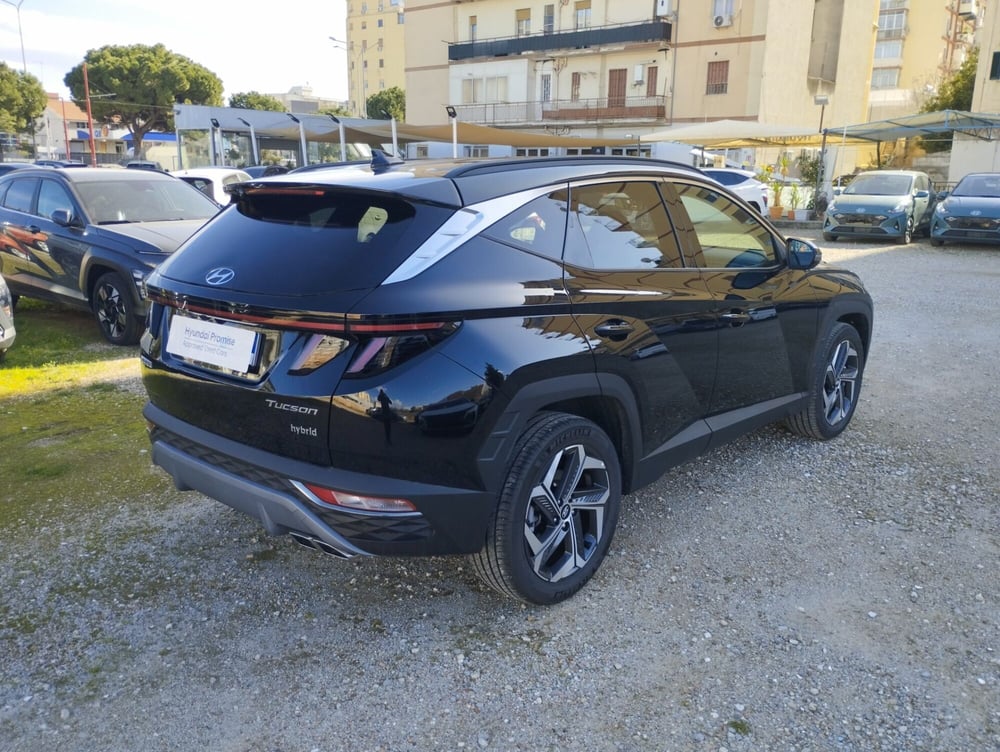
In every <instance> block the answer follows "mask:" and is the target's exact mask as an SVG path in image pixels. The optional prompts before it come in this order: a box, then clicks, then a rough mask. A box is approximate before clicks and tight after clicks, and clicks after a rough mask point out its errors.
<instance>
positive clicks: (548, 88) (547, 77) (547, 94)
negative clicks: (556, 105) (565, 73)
mask: <svg viewBox="0 0 1000 752" xmlns="http://www.w3.org/2000/svg"><path fill="white" fill-rule="evenodd" d="M542 101H543V102H551V101H552V74H551V73H543V74H542Z"/></svg>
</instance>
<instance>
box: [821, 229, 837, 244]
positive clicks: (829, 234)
mask: <svg viewBox="0 0 1000 752" xmlns="http://www.w3.org/2000/svg"><path fill="white" fill-rule="evenodd" d="M836 239H837V236H836V235H834V234H833V233H832V232H824V233H823V240H825V241H826V242H828V243H832V242H833V241H835V240H836Z"/></svg>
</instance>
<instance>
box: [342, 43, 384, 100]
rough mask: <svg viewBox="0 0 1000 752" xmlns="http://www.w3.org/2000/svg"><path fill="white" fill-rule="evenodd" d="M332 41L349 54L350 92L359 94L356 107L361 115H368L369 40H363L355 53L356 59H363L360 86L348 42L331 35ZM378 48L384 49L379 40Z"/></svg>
mask: <svg viewBox="0 0 1000 752" xmlns="http://www.w3.org/2000/svg"><path fill="white" fill-rule="evenodd" d="M329 39H330V41H331V42H333V43H334V44H335V45H338V46H339V47H340V48H341V49H342V50H343V51H344V52H345V53H346V55H347V83H348V88H349V89H350V90H351V91H350V93H352V94H356V95H357V96H358V106H357V107H356V108H355V109H356V111H357V114H358V116H359V117H363V118H367V117H368V97H367V91H366V90H365V83H366V82H367V80H368V78H367V74H366V73H367V72H366V66H365V62H366V61H365V53H366V52H368V47H367V42H366V41H362V43H361V47H360V48H359V49H358V50H357V51H356V52H355V53H354V60H360V61H361V69H360V70H359V71H358V86H357V88H355V86H354V74H353V73H352V72H351V63H352V62H353V60H352V57H351V52H352V51H351V49H350V48H349V47H348V46H347V42H345V41H344V40H343V39H337V37H329ZM376 49H378V50H380V51H381V49H382V43H381V42H379V44H378V45H376Z"/></svg>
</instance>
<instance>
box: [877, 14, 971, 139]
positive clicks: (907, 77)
mask: <svg viewBox="0 0 1000 752" xmlns="http://www.w3.org/2000/svg"><path fill="white" fill-rule="evenodd" d="M985 6H986V0H880V2H879V15H878V30H877V32H876V42H875V50H874V58H873V61H872V83H871V94H870V106H869V111H868V113H867V116H866V117H865V118H864V120H863V121H859V122H864V121H869V120H870V121H877V120H888V119H890V118H894V117H899V116H901V115H912V114H913V113H915V112H918V111H919V110H920V107H921V106H922V105H923V103H924V102H925V101H926V100H927V98H928V97H929V96H930V95H932V94H933V93H934V92H935V91H936V90H937V87H938V85H939V84H940V82H941V81H942V80H944V79H945V78H947V77H948V76H950V75H951V74H952V73H954V72H955V71H956V70H957V69H958V68H959V67H960V66H961V65H962V62H963V61H964V60H965V58H966V56H967V55H968V54H969V50H970V49H972V47H973V46H974V45H975V38H976V37H975V34H976V29H977V28H978V27H979V26H980V24H981V23H982V22H983V19H984V17H985V15H986V14H985Z"/></svg>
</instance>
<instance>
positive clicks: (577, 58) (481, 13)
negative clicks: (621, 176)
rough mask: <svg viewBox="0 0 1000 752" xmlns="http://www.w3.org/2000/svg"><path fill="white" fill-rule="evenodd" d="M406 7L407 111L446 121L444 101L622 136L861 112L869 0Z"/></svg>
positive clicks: (512, 119)
mask: <svg viewBox="0 0 1000 752" xmlns="http://www.w3.org/2000/svg"><path fill="white" fill-rule="evenodd" d="M406 14H407V15H406V32H407V37H406V40H407V43H406V48H405V60H406V65H405V68H406V93H407V121H408V122H410V123H414V124H438V123H442V122H446V121H447V118H448V114H447V111H446V107H447V106H451V107H453V108H454V109H455V112H456V114H457V116H458V118H459V119H460V120H462V121H464V122H475V123H481V124H486V125H493V126H498V127H528V128H544V129H545V130H547V131H549V132H554V133H563V134H575V135H588V136H590V135H596V136H607V137H616V138H626V137H628V136H629V135H630V134H631V135H635V136H641V135H642V134H643V133H648V132H652V131H655V130H662V129H663V128H664V127H667V126H669V125H671V124H686V123H694V122H703V121H707V120H718V119H742V120H750V121H759V122H763V123H773V124H781V125H802V126H815V127H816V128H817V130H818V129H819V126H820V121H821V118H822V119H823V120H824V121H825V122H824V124H825V125H831V124H835V123H844V124H847V123H855V122H860V121H863V120H864V119H865V118H866V116H867V111H868V93H869V90H870V76H871V71H872V64H871V63H872V55H873V51H874V47H875V42H876V31H877V20H878V15H879V0H817V1H816V2H802V0H656V1H654V0H650V2H644V1H640V2H636V1H631V2H629V1H625V0H566V1H565V2H564V1H563V0H556V2H528V1H527V0H471V1H470V0H450V1H449V0H409V2H408V3H407V6H406ZM414 40H416V41H414ZM817 97H825V99H817ZM824 101H825V102H826V104H825V105H824V104H821V102H824Z"/></svg>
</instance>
